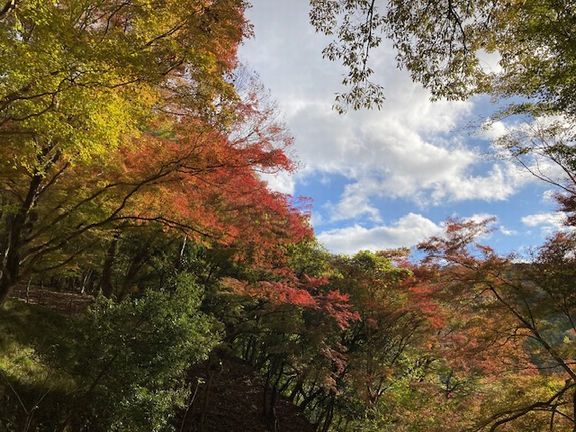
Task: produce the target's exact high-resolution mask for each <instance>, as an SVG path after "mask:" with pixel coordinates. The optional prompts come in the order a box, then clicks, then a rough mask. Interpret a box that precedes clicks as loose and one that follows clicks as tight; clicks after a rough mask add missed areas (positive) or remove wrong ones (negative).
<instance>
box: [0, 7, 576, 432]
mask: <svg viewBox="0 0 576 432" xmlns="http://www.w3.org/2000/svg"><path fill="white" fill-rule="evenodd" d="M248 3H249V2H247V1H244V0H2V1H1V2H0V65H1V66H0V67H1V70H0V304H1V307H0V431H8V432H11V431H18V432H51V431H59V432H80V431H86V432H88V431H90V432H92V431H94V432H108V431H118V432H120V431H126V432H151V431H174V432H192V431H197V432H210V431H224V430H229V431H244V430H246V431H269V432H282V431H284V432H290V431H310V432H312V431H315V432H329V431H334V432H352V431H354V432H384V431H395V432H402V431H405V432H408V431H410V432H435V431H442V432H457V431H470V432H472V431H478V432H481V431H501V432H505V431H518V432H520V431H522V432H530V431H533V432H544V431H556V432H567V431H576V289H575V288H576V287H575V285H574V284H575V283H576V231H574V229H573V227H574V226H575V225H576V148H575V146H574V143H575V136H574V126H575V125H576V123H575V122H574V115H576V102H575V101H576V98H574V94H575V93H576V31H575V30H574V29H576V4H574V2H573V1H571V0H387V1H380V2H378V1H374V0H372V1H370V0H311V1H310V2H309V14H310V22H311V24H312V25H313V26H314V27H315V29H316V30H317V31H318V32H319V33H322V34H324V35H326V36H327V37H329V38H331V42H329V44H328V45H327V46H326V48H325V50H324V56H325V57H326V61H336V62H339V63H341V65H342V67H343V68H344V70H345V71H346V73H345V75H344V77H343V81H342V89H341V90H340V92H339V93H337V95H336V98H335V101H334V109H336V110H337V111H338V112H340V113H342V114H343V115H345V114H346V112H347V111H348V110H354V109H377V108H378V107H379V106H381V105H382V104H383V103H384V102H385V99H384V98H385V89H384V88H383V87H382V86H381V85H380V84H378V83H376V82H373V81H372V77H373V76H374V70H373V66H372V60H373V58H372V57H371V55H372V54H373V53H374V49H375V48H377V47H378V46H379V45H380V44H381V43H382V42H383V41H384V40H391V41H392V43H393V46H394V49H395V50H396V54H395V55H396V60H397V62H398V66H399V67H402V68H404V69H406V70H408V71H409V73H410V75H411V77H412V79H413V80H414V81H417V82H419V83H421V84H422V85H423V86H424V87H426V88H427V89H429V90H430V91H431V94H432V95H433V97H434V98H438V99H441V98H446V99H450V100H463V99H466V98H468V97H470V96H473V95H477V94H489V95H491V96H492V97H493V98H494V99H495V100H498V101H500V106H501V109H500V110H499V112H498V114H497V116H496V117H494V118H492V119H487V121H491V120H495V119H503V118H510V117H514V116H516V117H521V118H524V119H528V120H529V121H531V122H532V123H531V124H532V125H533V127H531V128H524V129H522V128H518V129H514V130H512V131H511V132H510V133H509V134H507V135H505V136H503V137H501V138H500V139H499V140H498V142H497V147H498V151H499V152H500V154H501V155H503V157H506V158H509V159H510V160H514V161H515V162H517V163H518V165H519V166H521V167H523V169H525V170H526V171H528V172H530V173H531V174H532V175H534V176H536V177H537V178H539V179H540V180H541V181H543V182H547V183H549V184H550V185H551V186H553V187H554V188H555V190H556V195H555V200H556V202H557V208H558V212H559V213H561V214H563V215H565V227H564V229H562V230H560V232H558V233H555V234H552V235H551V237H550V238H549V239H548V240H547V241H546V242H545V243H544V244H542V245H540V246H535V248H534V250H533V253H532V255H531V257H530V258H524V257H523V258H522V259H519V257H518V256H516V255H507V256H502V255H501V254H499V253H498V252H497V251H495V250H493V249H492V248H491V247H489V246H487V245H485V244H483V241H484V240H486V238H487V237H486V233H488V232H490V230H491V229H492V221H491V220H490V219H487V220H481V221H478V220H467V219H450V220H447V221H446V222H445V224H444V228H445V232H444V233H443V234H441V235H438V236H436V237H433V238H430V239H428V240H427V241H425V242H423V243H421V244H420V245H419V251H420V252H419V254H418V258H417V259H416V258H414V256H412V255H410V251H409V250H404V249H398V250H381V251H377V252H369V251H360V252H358V253H356V254H354V255H339V254H333V253H330V252H329V251H328V250H326V249H325V248H323V247H322V245H321V244H320V243H319V242H318V241H317V240H316V239H315V236H314V232H313V229H312V225H311V222H310V214H309V209H310V202H309V201H308V200H306V199H304V198H301V199H299V198H294V197H291V196H288V195H285V194H281V193H278V192H274V191H272V190H270V188H269V187H268V185H267V183H266V182H265V181H264V180H263V177H262V174H263V173H265V174H274V173H278V172H282V171H288V172H290V171H293V170H295V169H296V165H297V164H296V163H295V162H294V161H293V160H292V159H291V157H290V156H289V154H290V153H289V147H290V145H291V144H292V137H291V135H290V132H289V131H288V130H287V129H286V127H285V125H284V124H283V123H282V122H281V121H279V120H278V118H279V115H278V111H277V108H276V107H275V104H274V102H273V100H271V96H270V95H269V93H268V92H267V91H266V89H265V88H264V86H263V85H262V84H261V83H260V82H259V80H258V78H257V77H256V76H255V75H254V74H252V73H251V72H249V71H248V69H247V68H245V67H243V66H242V65H241V64H239V61H238V57H237V50H238V47H239V45H240V44H241V43H242V42H243V41H244V40H245V39H246V38H249V37H250V36H251V35H252V28H251V25H250V22H248V20H247V18H246V9H247V8H248V7H249V4H248ZM480 52H488V53H497V54H498V55H499V56H500V68H499V70H498V71H486V70H484V69H483V68H482V67H481V64H480V62H479V59H478V58H479V57H478V56H479V53H480ZM336 90H338V89H335V91H336ZM495 151H496V150H495ZM542 164H547V166H551V167H553V170H552V172H553V173H554V175H550V174H548V172H544V171H542V170H540V167H541V166H542ZM234 416H235V417H234ZM248 422H251V423H250V425H248Z"/></svg>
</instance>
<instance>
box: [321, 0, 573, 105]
mask: <svg viewBox="0 0 576 432" xmlns="http://www.w3.org/2000/svg"><path fill="white" fill-rule="evenodd" d="M382 3H383V2H377V1H375V0H311V2H310V4H311V13H310V18H311V22H312V24H313V25H314V26H315V27H316V29H317V31H320V32H322V33H324V34H326V35H330V36H334V40H333V41H332V42H331V43H330V44H329V45H328V46H327V47H326V48H325V50H324V56H325V57H327V58H328V59H330V60H338V61H341V62H342V63H343V64H344V66H346V67H347V69H348V72H347V75H346V76H345V78H344V79H343V84H344V85H345V86H347V87H348V89H349V90H348V91H347V92H345V93H342V94H339V95H338V96H337V98H336V103H337V106H340V109H345V108H346V107H347V106H351V107H352V108H354V109H358V108H361V107H370V106H379V105H380V104H381V103H382V100H383V96H384V94H383V88H382V87H381V86H380V85H378V84H376V83H373V82H372V81H371V77H372V75H373V70H372V68H371V66H370V55H371V52H372V51H373V50H374V48H376V47H378V46H379V45H381V43H382V41H383V40H384V38H389V39H390V40H391V42H392V44H393V46H394V48H395V50H396V59H397V62H398V65H399V66H400V67H403V68H406V69H407V70H408V71H409V72H410V74H411V75H412V78H413V79H414V80H415V81H418V82H421V83H422V84H423V85H424V86H425V87H427V88H429V89H430V90H431V92H432V94H433V96H434V97H445V98H448V99H463V98H466V97H468V96H470V95H472V94H476V93H491V94H493V95H496V96H513V95H519V96H523V97H526V98H529V100H531V101H533V102H534V103H535V105H536V106H537V107H538V110H544V111H547V112H550V111H561V112H566V113H569V114H574V113H576V106H575V105H574V99H573V97H572V95H573V93H574V80H573V78H572V77H573V76H574V74H575V73H576V51H575V50H574V46H576V43H575V40H574V38H575V36H574V32H572V31H571V29H572V28H573V25H574V20H575V18H574V17H575V16H576V14H575V10H574V5H573V4H572V3H571V2H570V1H555V0H550V1H548V0H546V1H539V0H530V1H522V2H520V1H514V0H497V1H491V0H490V1H486V0H481V1H470V0H418V1H405V0H390V1H387V2H386V4H385V5H383V4H382ZM486 53H488V54H495V55H498V56H499V58H500V61H499V66H500V70H499V71H488V70H485V68H483V66H482V62H481V58H482V56H483V55H484V54H486ZM517 109H526V106H525V105H520V106H519V107H517ZM531 109H532V110H533V109H534V106H533V107H531Z"/></svg>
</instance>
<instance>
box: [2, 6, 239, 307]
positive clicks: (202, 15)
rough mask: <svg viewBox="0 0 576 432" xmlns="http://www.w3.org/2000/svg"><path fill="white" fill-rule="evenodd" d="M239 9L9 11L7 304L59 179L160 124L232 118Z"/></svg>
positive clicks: (5, 46)
mask: <svg viewBox="0 0 576 432" xmlns="http://www.w3.org/2000/svg"><path fill="white" fill-rule="evenodd" d="M243 10H244V3H243V2H242V1H240V0H222V1H217V2H213V3H211V4H209V5H208V4H204V3H203V2H196V1H186V2H172V1H171V2H165V3H162V4H161V5H156V4H152V3H149V2H141V1H120V0H111V1H104V2H100V1H89V2H85V1H78V0H69V1H64V2H50V1H48V2H45V1H35V0H30V1H14V2H7V3H6V6H5V7H4V8H2V12H1V15H2V20H1V21H0V53H1V54H0V62H1V63H2V64H3V65H4V70H3V74H2V80H1V83H0V137H1V138H0V139H1V140H2V154H3V158H2V159H3V163H2V165H3V166H2V173H3V176H6V177H4V179H5V180H4V182H3V186H2V198H1V202H2V210H1V217H2V220H1V227H2V232H1V233H0V251H1V255H2V261H1V263H0V264H1V266H0V299H2V300H4V299H5V298H6V296H7V294H8V292H9V289H10V287H11V286H13V285H14V284H15V283H16V282H18V280H19V278H20V275H19V268H20V262H21V261H22V260H23V257H21V255H20V254H21V249H22V246H23V244H24V243H26V239H25V237H26V231H27V230H28V229H29V227H30V226H33V225H34V224H35V221H36V218H37V215H36V214H35V212H34V208H35V207H36V206H37V204H38V201H39V199H40V196H41V195H42V193H43V191H44V190H45V189H46V188H47V187H50V186H52V184H53V183H54V182H56V181H58V180H59V177H60V175H61V174H62V172H64V171H66V170H67V169H69V167H71V166H76V167H78V166H81V165H88V166H90V167H92V168H94V167H95V166H97V165H98V164H99V163H105V161H106V159H107V158H109V157H110V155H111V153H114V152H115V151H117V150H118V149H119V148H121V147H125V146H129V145H131V144H132V143H133V141H134V139H138V138H139V136H141V135H142V132H144V131H145V130H146V129H147V128H148V127H149V126H150V121H152V120H153V119H155V118H158V117H159V116H160V117H162V118H163V119H166V120H167V119H171V121H177V120H178V119H180V118H182V117H185V116H188V115H193V116H195V117H198V116H202V117H204V118H206V121H214V120H215V118H219V119H220V120H219V122H223V121H224V119H225V118H226V117H227V116H229V114H230V111H229V109H228V105H229V102H230V101H234V100H235V98H236V93H235V90H234V87H233V85H232V84H231V83H230V82H229V80H227V76H228V74H229V73H230V72H231V71H232V69H233V68H234V67H235V63H236V59H235V51H236V47H237V44H238V43H239V42H240V40H241V39H242V37H243V36H244V35H246V34H247V32H248V28H247V26H246V22H245V21H244V18H243ZM211 33H213V34H217V35H218V37H212V36H210V34H211ZM14 174H15V175H16V176H18V177H19V180H18V184H17V185H16V186H15V187H14V181H15V179H14V178H12V177H11V175H14Z"/></svg>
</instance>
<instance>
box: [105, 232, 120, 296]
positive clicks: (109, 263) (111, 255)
mask: <svg viewBox="0 0 576 432" xmlns="http://www.w3.org/2000/svg"><path fill="white" fill-rule="evenodd" d="M119 239H120V233H119V232H116V233H115V234H114V237H113V238H112V241H111V242H110V246H109V247H108V252H107V253H106V258H105V259H104V263H103V264H102V280H101V281H100V288H101V289H102V294H103V295H104V297H106V298H110V297H112V294H113V293H114V284H113V283H112V273H113V270H114V261H115V260H116V250H117V249H118V240H119Z"/></svg>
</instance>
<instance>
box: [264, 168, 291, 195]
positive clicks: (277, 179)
mask: <svg viewBox="0 0 576 432" xmlns="http://www.w3.org/2000/svg"><path fill="white" fill-rule="evenodd" d="M260 178H261V179H262V180H264V181H265V182H266V183H268V187H269V188H270V189H271V190H273V191H275V192H281V193H285V194H289V195H294V190H295V188H296V182H295V180H294V175H293V174H291V173H288V172H279V173H274V174H267V173H263V174H260Z"/></svg>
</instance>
